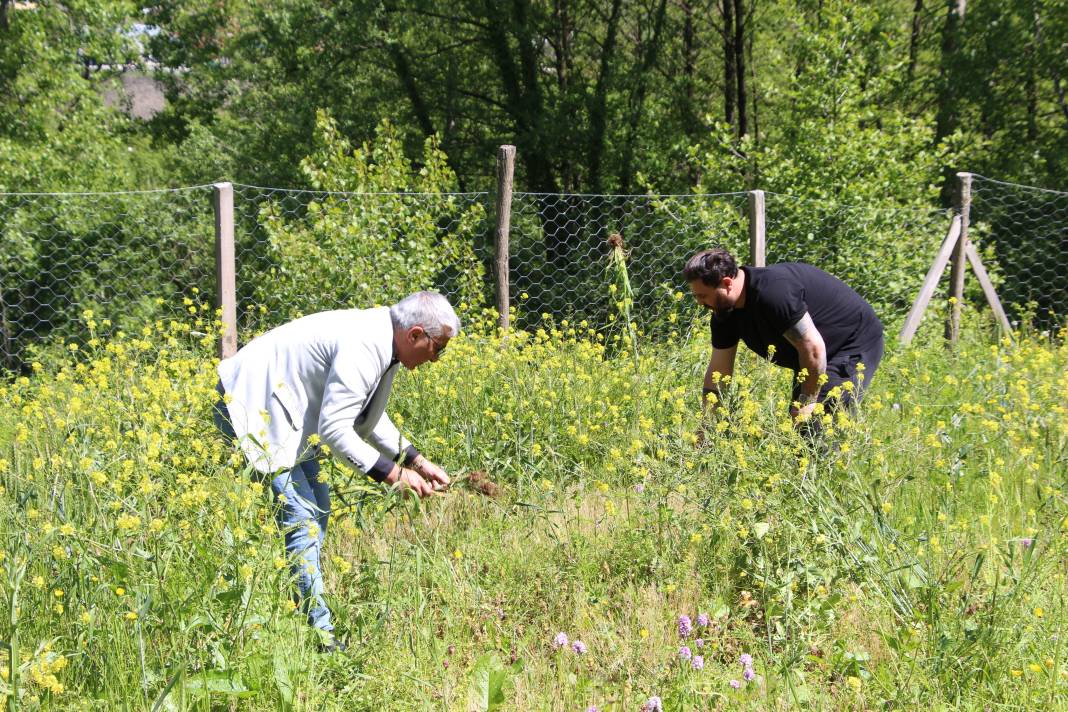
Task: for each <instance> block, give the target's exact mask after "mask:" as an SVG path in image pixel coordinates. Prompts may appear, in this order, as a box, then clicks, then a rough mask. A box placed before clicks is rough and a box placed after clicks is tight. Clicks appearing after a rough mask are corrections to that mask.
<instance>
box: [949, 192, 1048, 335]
mask: <svg viewBox="0 0 1068 712" xmlns="http://www.w3.org/2000/svg"><path fill="white" fill-rule="evenodd" d="M968 239H969V240H970V241H971V242H973V243H975V245H976V247H977V248H978V250H979V252H980V255H981V256H982V259H983V262H984V264H985V265H986V268H987V271H988V272H990V276H991V280H992V281H993V282H994V285H995V288H996V289H997V292H998V296H999V297H1000V299H1001V302H1002V304H1003V305H1004V306H1005V309H1006V311H1007V312H1008V315H1009V318H1010V319H1011V320H1013V321H1015V322H1030V323H1031V324H1032V325H1033V326H1035V327H1036V328H1040V329H1049V328H1056V327H1057V326H1060V325H1063V324H1064V323H1065V315H1066V314H1068V193H1064V192H1059V191H1054V190H1044V189H1042V188H1033V187H1031V186H1026V185H1016V184H1014V183H1003V182H1001V181H997V180H992V179H990V178H984V177H982V176H973V177H972V192H971V209H970V211H969V227H968Z"/></svg>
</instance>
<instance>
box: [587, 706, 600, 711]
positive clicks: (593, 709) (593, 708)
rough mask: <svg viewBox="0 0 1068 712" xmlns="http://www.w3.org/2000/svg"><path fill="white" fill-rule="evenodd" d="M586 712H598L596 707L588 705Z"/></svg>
mask: <svg viewBox="0 0 1068 712" xmlns="http://www.w3.org/2000/svg"><path fill="white" fill-rule="evenodd" d="M586 712H598V709H597V705H590V706H589V707H587V708H586Z"/></svg>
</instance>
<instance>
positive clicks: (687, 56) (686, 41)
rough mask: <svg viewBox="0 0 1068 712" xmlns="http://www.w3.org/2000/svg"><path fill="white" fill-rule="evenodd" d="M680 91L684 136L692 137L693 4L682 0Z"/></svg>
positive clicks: (695, 113) (693, 78) (693, 111)
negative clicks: (682, 105) (683, 100)
mask: <svg viewBox="0 0 1068 712" xmlns="http://www.w3.org/2000/svg"><path fill="white" fill-rule="evenodd" d="M682 13H683V23H682V89H683V95H684V96H685V97H686V102H685V106H684V107H683V126H684V127H685V131H686V135H687V136H690V137H691V138H692V137H693V134H694V129H695V128H696V126H697V124H698V123H699V122H698V121H697V112H696V111H695V110H694V101H693V95H694V84H695V83H696V78H695V76H694V75H695V74H696V67H697V47H696V42H695V39H696V30H695V28H694V20H693V3H691V2H690V1H689V0H683V3H682Z"/></svg>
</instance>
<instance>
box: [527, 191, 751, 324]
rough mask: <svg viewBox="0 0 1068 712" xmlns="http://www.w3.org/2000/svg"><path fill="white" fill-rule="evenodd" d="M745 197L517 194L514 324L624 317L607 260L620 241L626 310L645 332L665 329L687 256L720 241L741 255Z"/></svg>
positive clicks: (595, 321)
mask: <svg viewBox="0 0 1068 712" xmlns="http://www.w3.org/2000/svg"><path fill="white" fill-rule="evenodd" d="M747 195H748V194H747V193H724V194H720V195H659V196H651V195H553V194H540V193H515V194H514V195H513V196H512V225H511V237H510V260H509V262H510V279H509V283H510V299H511V302H512V304H513V305H516V306H517V311H518V314H517V316H518V321H517V325H518V326H519V327H520V328H525V327H528V326H531V325H533V324H535V323H537V322H538V321H540V320H541V319H542V318H543V317H542V315H543V314H548V315H550V316H551V317H553V318H554V319H555V320H556V321H562V320H564V319H569V320H573V321H576V322H581V321H586V322H587V323H588V324H590V325H591V326H595V327H603V326H605V325H607V324H610V323H612V322H613V321H615V320H616V319H617V318H619V317H620V316H622V308H621V307H622V304H623V301H624V296H623V294H622V290H623V287H622V286H621V285H620V283H619V280H618V276H617V275H616V274H613V272H612V270H611V268H610V264H611V263H610V255H611V252H612V250H613V245H614V244H619V245H621V247H622V250H623V254H624V256H625V260H626V266H627V278H628V281H629V286H630V289H631V290H632V294H631V295H630V299H629V301H628V303H627V304H628V306H629V311H630V318H631V319H632V320H633V321H634V322H635V323H636V325H637V326H638V327H639V328H640V329H642V330H643V331H645V332H647V333H652V332H655V331H662V330H664V329H670V328H673V327H672V325H673V323H674V322H673V321H670V319H672V318H673V317H672V316H671V315H673V314H675V313H676V309H677V307H678V302H679V299H678V298H677V293H678V292H679V290H680V289H683V288H684V287H685V285H684V284H682V283H681V282H680V275H681V272H682V266H683V265H684V264H685V262H686V259H687V258H688V257H689V256H690V255H692V254H693V253H694V252H696V251H697V250H699V249H701V248H702V247H705V246H707V245H712V244H719V245H723V246H725V247H727V248H728V249H731V250H733V251H734V252H735V253H736V254H737V255H738V256H739V258H742V259H744V258H746V257H748V252H749V247H748V245H749V238H748V236H747V230H748V216H747V213H746V201H747ZM688 303H689V299H688V298H687V304H688ZM676 318H677V317H676Z"/></svg>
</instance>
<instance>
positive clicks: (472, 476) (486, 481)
mask: <svg viewBox="0 0 1068 712" xmlns="http://www.w3.org/2000/svg"><path fill="white" fill-rule="evenodd" d="M462 484H463V485H464V486H465V487H467V488H468V489H469V490H471V491H472V492H477V493H478V494H480V495H483V496H485V497H491V498H493V499H496V498H498V497H500V496H501V494H503V490H502V489H501V486H500V485H498V484H497V483H496V482H494V481H493V480H491V479H490V477H489V475H488V474H486V473H485V472H484V471H483V470H474V471H472V472H469V473H468V474H467V477H465V478H464V479H463V480H462Z"/></svg>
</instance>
